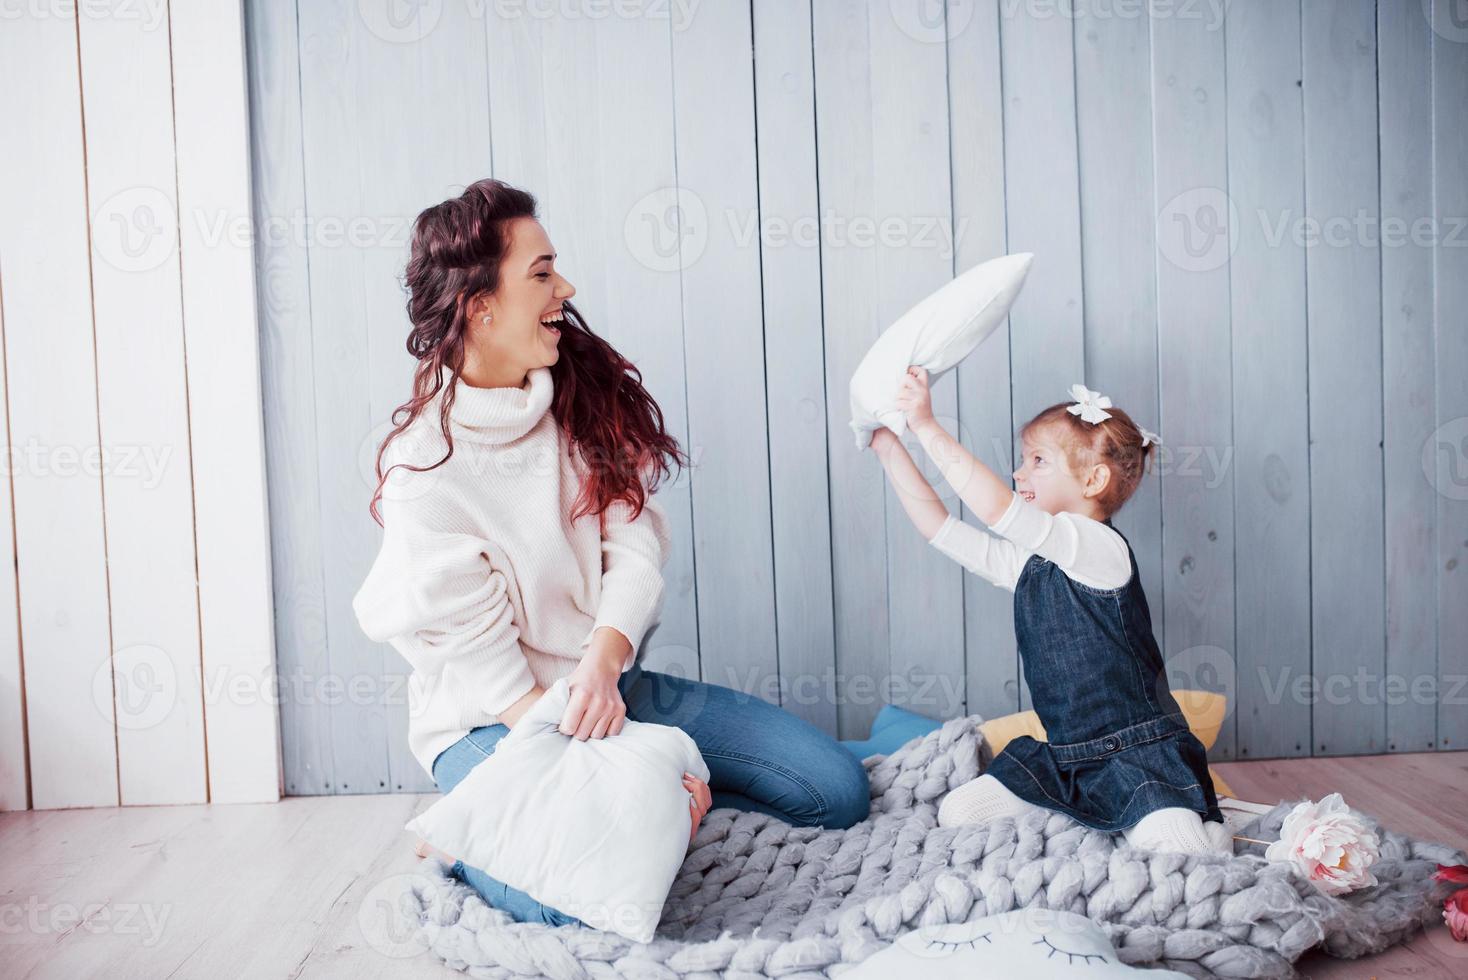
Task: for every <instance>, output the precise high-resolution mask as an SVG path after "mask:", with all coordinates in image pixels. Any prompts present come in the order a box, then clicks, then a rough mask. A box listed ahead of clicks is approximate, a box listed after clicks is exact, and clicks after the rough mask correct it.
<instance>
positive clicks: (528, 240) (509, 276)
mask: <svg viewBox="0 0 1468 980" xmlns="http://www.w3.org/2000/svg"><path fill="white" fill-rule="evenodd" d="M509 238H510V247H509V250H508V252H507V253H506V254H505V257H504V259H502V260H501V263H500V277H499V278H500V282H499V287H498V288H497V289H495V291H494V292H493V293H491V294H488V295H486V296H482V297H477V298H476V299H475V300H474V301H473V302H472V303H471V304H470V307H469V314H470V321H469V349H468V350H467V351H466V353H465V365H464V373H465V375H466V376H468V377H469V378H470V379H471V380H472V381H473V382H474V383H476V384H480V385H481V386H483V387H500V386H504V387H511V386H513V387H520V386H522V385H523V384H524V381H525V376H526V374H527V373H528V372H529V371H530V370H531V369H532V368H538V367H550V366H551V365H552V364H554V363H556V360H557V359H558V358H559V357H560V351H559V347H558V345H559V344H560V340H561V332H560V330H559V325H560V324H559V323H558V322H557V321H559V319H560V317H561V312H560V311H561V304H562V303H564V302H565V301H566V300H568V299H570V298H571V297H572V296H575V295H576V289H575V287H573V286H572V285H571V283H570V282H568V281H567V280H566V279H565V277H563V276H562V275H561V274H560V273H559V272H557V271H556V269H555V249H553V248H552V247H551V243H550V238H549V237H548V236H547V235H546V233H545V229H544V228H542V227H541V224H540V222H539V221H536V220H535V219H534V218H516V219H515V220H514V221H512V222H510V227H509ZM486 315H488V316H489V317H490V321H489V322H488V323H485V322H484V317H485V316H486Z"/></svg>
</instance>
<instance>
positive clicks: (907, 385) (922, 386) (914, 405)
mask: <svg viewBox="0 0 1468 980" xmlns="http://www.w3.org/2000/svg"><path fill="white" fill-rule="evenodd" d="M897 407H898V408H900V409H902V411H903V412H904V413H905V414H906V415H907V424H908V425H909V426H912V427H913V428H916V427H917V426H919V425H920V424H922V423H924V422H930V421H932V419H933V394H932V392H930V391H928V372H927V371H926V370H924V369H923V368H920V367H915V366H914V367H909V368H908V369H907V376H906V377H905V378H903V379H902V386H901V387H900V388H898V389H897Z"/></svg>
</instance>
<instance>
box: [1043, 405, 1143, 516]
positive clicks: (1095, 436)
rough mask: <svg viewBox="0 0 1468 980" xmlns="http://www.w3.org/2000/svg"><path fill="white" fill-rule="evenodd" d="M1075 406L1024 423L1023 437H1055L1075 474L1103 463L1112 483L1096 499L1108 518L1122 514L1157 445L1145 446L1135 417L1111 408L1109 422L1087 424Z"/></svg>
mask: <svg viewBox="0 0 1468 980" xmlns="http://www.w3.org/2000/svg"><path fill="white" fill-rule="evenodd" d="M1074 404H1075V402H1056V403H1055V404H1054V405H1051V406H1050V407H1049V408H1047V409H1045V410H1044V411H1042V412H1040V414H1038V415H1036V416H1035V417H1034V418H1032V419H1030V420H1029V421H1028V422H1026V423H1025V425H1024V428H1022V429H1021V430H1020V435H1021V436H1022V437H1023V436H1024V435H1026V434H1028V433H1031V432H1034V431H1036V430H1038V429H1044V430H1046V431H1047V432H1051V433H1053V434H1054V435H1055V436H1056V441H1057V442H1058V443H1059V444H1060V448H1061V449H1062V450H1063V451H1064V452H1065V458H1066V463H1067V464H1068V465H1069V466H1070V468H1071V470H1072V471H1075V470H1081V469H1085V468H1086V467H1089V466H1094V465H1096V464H1097V463H1103V464H1105V465H1106V467H1107V468H1108V469H1109V470H1110V471H1111V479H1109V480H1108V481H1107V482H1106V486H1105V488H1104V489H1103V490H1102V491H1101V493H1100V494H1098V495H1097V496H1096V498H1095V500H1096V506H1098V507H1100V508H1101V510H1102V511H1103V512H1104V514H1105V516H1106V517H1110V516H1111V515H1112V514H1115V513H1116V512H1117V511H1119V510H1121V506H1122V504H1124V503H1126V502H1127V501H1128V500H1129V499H1130V498H1131V496H1132V494H1134V493H1136V492H1137V487H1139V486H1141V484H1142V476H1143V475H1144V474H1145V473H1146V467H1147V461H1148V460H1150V459H1152V457H1153V456H1154V455H1156V453H1155V449H1156V443H1153V442H1149V443H1148V444H1147V445H1145V446H1144V445H1142V430H1141V429H1140V428H1138V427H1137V424H1136V423H1135V422H1133V421H1132V417H1131V416H1130V415H1128V414H1127V413H1126V412H1125V411H1123V410H1122V409H1119V408H1108V409H1106V413H1107V414H1108V415H1110V416H1111V418H1109V419H1102V420H1101V421H1100V422H1095V423H1092V422H1087V421H1085V420H1084V419H1082V418H1081V417H1080V416H1079V415H1072V414H1071V413H1070V412H1069V411H1068V408H1069V407H1070V406H1071V405H1074Z"/></svg>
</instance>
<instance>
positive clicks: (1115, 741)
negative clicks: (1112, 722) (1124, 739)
mask: <svg viewBox="0 0 1468 980" xmlns="http://www.w3.org/2000/svg"><path fill="white" fill-rule="evenodd" d="M1101 744H1102V745H1104V746H1106V751H1107V752H1115V751H1116V750H1117V749H1119V748H1121V739H1119V738H1117V737H1116V736H1115V735H1107V736H1106V738H1105V740H1104V741H1102V743H1101Z"/></svg>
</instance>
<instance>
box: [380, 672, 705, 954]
mask: <svg viewBox="0 0 1468 980" xmlns="http://www.w3.org/2000/svg"><path fill="white" fill-rule="evenodd" d="M569 700H570V689H569V687H568V680H567V679H566V678H561V679H560V680H558V681H556V682H555V683H554V684H553V685H551V687H550V689H549V690H547V691H546V692H545V694H544V695H542V696H541V698H540V700H539V701H536V702H535V704H534V705H532V706H531V707H530V710H528V711H526V712H525V714H524V715H523V716H522V717H521V718H520V721H519V723H518V724H516V725H515V727H514V728H512V729H510V732H509V734H507V735H505V736H504V737H503V738H502V739H500V740H499V742H498V743H496V745H495V748H494V752H493V753H492V754H491V755H490V757H489V758H488V759H485V760H484V761H483V762H481V763H479V764H478V765H476V766H475V767H474V768H473V769H471V770H470V771H469V775H467V776H465V777H464V779H463V780H462V781H461V782H460V783H459V784H458V785H456V786H455V787H454V788H453V789H452V790H450V791H449V792H448V794H447V795H445V796H444V797H443V799H441V800H438V801H436V802H435V803H434V804H433V805H432V806H430V807H429V808H428V809H427V810H425V811H423V812H422V813H421V814H419V815H418V816H417V817H415V818H414V819H412V820H411V821H409V822H408V823H407V825H406V826H407V829H408V830H411V831H413V832H415V833H417V834H418V835H419V836H420V837H422V838H423V839H424V840H426V841H428V843H430V844H432V845H433V846H434V847H436V848H438V849H440V850H442V851H445V852H447V853H448V854H451V855H453V856H454V857H456V858H458V859H459V860H461V861H463V862H464V864H466V865H468V866H469V867H473V868H479V869H481V870H483V871H484V872H485V873H486V874H488V875H489V876H490V877H492V878H496V879H498V880H499V881H502V882H504V883H505V884H507V885H509V886H510V887H511V888H517V889H519V890H520V891H523V892H525V893H526V894H528V895H530V896H531V897H532V898H534V899H536V900H537V901H540V902H543V903H544V904H546V905H549V906H551V907H552V908H555V909H559V910H560V911H562V912H565V913H566V914H567V915H572V916H575V917H576V918H578V919H580V920H581V921H583V922H585V923H586V924H587V925H589V926H592V927H593V928H596V929H602V930H605V931H610V932H615V933H618V934H619V935H622V936H626V937H627V938H628V939H631V940H633V941H634V942H640V943H645V942H650V941H651V940H652V938H653V932H654V930H655V929H656V928H657V924H658V920H659V919H661V918H662V913H663V903H664V902H665V901H666V900H667V897H668V891H669V889H671V888H672V886H673V879H674V878H675V877H676V876H677V874H678V868H679V867H680V866H681V865H682V863H683V858H684V857H685V856H686V855H687V853H688V833H689V830H690V829H691V827H692V819H693V815H692V813H691V812H690V809H689V795H688V790H686V789H684V788H683V773H684V772H689V773H692V774H693V775H695V776H697V777H698V778H699V779H702V780H703V781H704V782H708V779H709V770H708V766H707V765H705V764H704V761H703V756H701V755H699V752H698V746H697V745H696V744H695V743H694V741H693V739H692V738H690V737H689V736H688V734H687V733H686V732H684V731H683V730H682V729H679V728H674V727H672V726H670V725H657V724H653V723H650V722H638V721H631V720H628V721H626V722H624V723H623V726H622V730H621V732H619V733H618V734H616V735H612V736H609V737H607V738H588V739H586V740H585V741H577V740H576V739H575V738H574V737H573V736H570V735H563V734H561V732H560V731H559V730H558V728H557V726H558V725H559V724H560V721H561V716H562V714H564V712H565V709H566V704H567V702H568V701H569Z"/></svg>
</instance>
